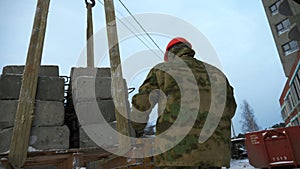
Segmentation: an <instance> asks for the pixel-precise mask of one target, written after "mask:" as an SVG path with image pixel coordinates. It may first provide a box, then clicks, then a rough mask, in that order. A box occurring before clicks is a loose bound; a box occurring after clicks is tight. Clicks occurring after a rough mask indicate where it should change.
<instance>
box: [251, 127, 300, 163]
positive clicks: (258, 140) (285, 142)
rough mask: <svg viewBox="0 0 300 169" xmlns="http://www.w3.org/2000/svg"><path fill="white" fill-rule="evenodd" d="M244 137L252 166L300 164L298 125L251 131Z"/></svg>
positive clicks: (299, 133) (299, 131)
mask: <svg viewBox="0 0 300 169" xmlns="http://www.w3.org/2000/svg"><path fill="white" fill-rule="evenodd" d="M245 137H246V141H245V144H246V148H247V153H248V158H249V162H250V164H251V165H252V166H254V167H256V168H271V167H279V166H294V167H297V166H300V126H294V127H286V128H277V129H268V130H263V131H257V132H251V133H246V134H245Z"/></svg>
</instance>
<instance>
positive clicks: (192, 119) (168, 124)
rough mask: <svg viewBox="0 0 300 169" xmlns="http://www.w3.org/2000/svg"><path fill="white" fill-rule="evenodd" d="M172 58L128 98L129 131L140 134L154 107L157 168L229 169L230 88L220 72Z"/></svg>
mask: <svg viewBox="0 0 300 169" xmlns="http://www.w3.org/2000/svg"><path fill="white" fill-rule="evenodd" d="M175 58H176V59H174V60H172V61H169V62H165V63H160V64H158V65H156V66H155V67H154V68H152V69H151V71H150V72H149V74H148V76H147V78H146V80H145V81H144V83H143V84H142V85H141V87H140V88H139V92H138V93H137V94H136V95H134V96H133V98H132V106H133V110H132V112H131V116H132V117H133V118H135V119H138V122H132V125H133V128H135V129H136V130H142V129H144V127H145V125H146V121H147V120H148V116H149V113H150V112H151V110H152V108H153V107H154V106H155V104H158V115H159V117H158V119H157V124H156V135H157V137H156V138H159V139H157V140H158V141H157V145H159V146H157V147H156V148H155V151H157V152H158V153H160V154H157V155H156V156H155V163H156V165H157V166H202V167H204V166H213V167H221V166H227V167H229V165H230V158H231V154H230V141H231V139H230V137H231V118H232V117H233V116H234V113H235V110H236V102H235V99H234V96H233V88H232V87H231V86H230V84H229V83H228V80H227V79H226V77H225V75H224V74H223V73H222V72H221V71H220V70H219V69H217V68H215V67H213V66H211V65H209V64H206V63H204V62H201V61H199V60H197V59H195V58H193V56H188V55H181V56H179V57H175ZM195 86H196V88H195ZM191 114H192V115H191ZM178 121H179V122H178ZM176 122H178V123H177V125H175V126H174V124H175V123H176ZM187 126H191V128H189V127H187ZM186 128H187V129H186ZM169 130H170V131H171V132H168V131H169ZM200 133H201V135H200ZM160 136H162V137H160ZM180 136H181V137H180ZM199 137H200V138H199ZM182 138H183V139H182ZM199 139H200V142H199ZM162 140H164V141H162Z"/></svg>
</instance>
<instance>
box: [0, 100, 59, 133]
mask: <svg viewBox="0 0 300 169" xmlns="http://www.w3.org/2000/svg"><path fill="white" fill-rule="evenodd" d="M17 106H18V100H0V107H1V109H0V117H1V118H0V129H3V128H10V127H13V126H14V120H15V115H16V111H17ZM35 106H36V107H35V113H34V119H33V123H32V126H61V125H63V124H64V105H63V102H57V101H36V104H35Z"/></svg>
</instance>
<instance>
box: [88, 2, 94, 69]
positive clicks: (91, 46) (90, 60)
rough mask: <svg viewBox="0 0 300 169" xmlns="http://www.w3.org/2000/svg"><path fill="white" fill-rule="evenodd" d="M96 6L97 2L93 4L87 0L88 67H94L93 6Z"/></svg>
mask: <svg viewBox="0 0 300 169" xmlns="http://www.w3.org/2000/svg"><path fill="white" fill-rule="evenodd" d="M94 6H95V2H94V1H93V3H92V4H90V3H88V2H87V1H86V8H87V29H86V41H87V67H90V68H93V67H94V37H93V34H94V31H93V13H92V8H93V7H94Z"/></svg>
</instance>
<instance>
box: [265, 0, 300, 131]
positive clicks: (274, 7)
mask: <svg viewBox="0 0 300 169" xmlns="http://www.w3.org/2000/svg"><path fill="white" fill-rule="evenodd" d="M262 3H263V6H264V9H265V12H266V15H267V18H268V21H269V25H270V28H271V30H272V34H273V37H274V41H275V44H276V47H277V51H278V54H279V57H280V61H281V63H282V67H283V71H284V74H285V76H286V77H287V81H286V84H285V86H284V89H283V91H282V94H281V96H280V99H279V102H280V105H281V115H282V118H283V120H284V121H285V124H286V126H296V125H300V72H299V66H300V62H299V57H300V53H299V46H300V33H299V30H300V29H299V28H300V0H262ZM298 25H299V26H298Z"/></svg>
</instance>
